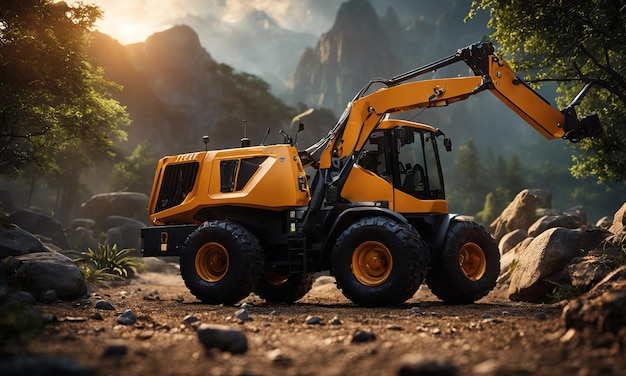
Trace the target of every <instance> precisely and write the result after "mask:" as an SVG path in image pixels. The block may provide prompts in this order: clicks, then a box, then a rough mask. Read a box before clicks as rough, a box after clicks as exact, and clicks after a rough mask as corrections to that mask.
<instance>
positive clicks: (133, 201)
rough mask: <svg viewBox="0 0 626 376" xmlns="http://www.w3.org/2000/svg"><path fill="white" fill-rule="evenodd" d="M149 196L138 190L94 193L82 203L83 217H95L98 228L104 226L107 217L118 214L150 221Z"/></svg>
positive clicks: (81, 211) (145, 221)
mask: <svg viewBox="0 0 626 376" xmlns="http://www.w3.org/2000/svg"><path fill="white" fill-rule="evenodd" d="M147 207H148V196H147V195H146V194H144V193H138V192H112V193H101V194H97V195H94V196H93V197H91V198H90V199H89V201H87V202H85V203H84V204H82V205H81V208H80V214H81V217H85V218H90V219H93V220H94V221H95V223H96V226H95V228H96V229H102V228H104V227H105V226H104V221H105V219H106V218H107V217H110V216H112V215H118V216H122V217H127V218H133V219H137V220H140V221H141V222H143V223H146V224H147V223H149V221H148V214H147V210H146V208H147Z"/></svg>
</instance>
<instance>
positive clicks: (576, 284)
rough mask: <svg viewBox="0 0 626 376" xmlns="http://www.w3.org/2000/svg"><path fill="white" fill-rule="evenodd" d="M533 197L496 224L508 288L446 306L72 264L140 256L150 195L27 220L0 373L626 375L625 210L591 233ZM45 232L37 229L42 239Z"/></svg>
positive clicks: (1, 328) (1, 282)
mask: <svg viewBox="0 0 626 376" xmlns="http://www.w3.org/2000/svg"><path fill="white" fill-rule="evenodd" d="M550 198H551V195H550V193H549V192H546V191H540V190H524V191H522V192H520V193H519V194H518V195H517V197H516V198H515V200H514V201H513V202H512V203H511V204H510V205H509V206H508V207H507V208H506V209H505V210H504V211H503V212H502V214H501V215H500V216H499V217H498V218H497V219H496V220H495V221H494V222H493V223H492V224H491V226H490V228H489V230H490V231H491V233H492V234H493V236H494V238H496V240H498V242H499V247H500V250H501V253H502V257H501V259H502V262H501V266H502V272H501V275H500V279H499V281H498V285H497V286H496V288H495V289H494V290H493V291H492V292H491V293H490V294H489V295H488V296H486V297H485V298H483V299H481V300H479V301H478V302H476V303H475V304H470V305H445V304H444V303H442V302H441V301H440V300H439V299H437V297H435V296H434V295H433V294H432V293H431V292H430V291H429V289H428V288H427V286H425V285H423V286H422V287H421V288H420V289H419V290H418V292H417V293H416V294H415V295H414V296H413V297H412V298H411V299H409V300H408V301H407V302H406V303H404V304H402V305H400V306H393V307H379V308H364V307H360V306H357V305H355V304H353V303H352V302H350V301H349V300H347V299H346V298H345V297H344V296H343V295H342V294H341V291H339V290H338V289H337V287H336V285H335V283H334V278H333V277H331V276H328V275H318V276H317V279H316V281H315V283H314V286H313V289H312V290H311V291H310V292H309V293H308V294H307V295H306V296H305V297H304V298H303V299H301V300H300V301H298V302H297V303H295V304H292V305H276V304H269V303H267V302H265V301H264V300H262V299H260V298H259V297H258V296H256V295H254V294H251V295H250V296H248V297H247V298H246V299H244V300H243V301H241V302H239V303H237V304H236V305H234V306H224V305H219V306H211V305H206V304H201V303H200V302H199V301H198V300H197V299H195V298H194V297H193V296H192V295H191V294H190V293H189V292H188V290H187V289H186V287H185V286H184V284H183V282H182V279H181V278H180V275H179V272H178V265H177V264H176V260H166V261H167V262H166V261H164V260H159V259H153V258H145V259H143V261H144V267H143V268H142V269H141V271H140V272H139V273H138V274H135V275H134V276H131V277H130V278H128V279H125V280H114V281H109V282H107V283H100V284H95V285H94V284H90V283H87V282H86V280H85V277H84V275H82V274H81V272H80V270H79V268H78V267H77V265H76V263H75V262H74V261H73V260H76V259H77V257H80V255H84V253H83V252H84V249H85V248H84V247H87V246H89V247H90V248H91V247H94V244H95V247H97V246H98V243H99V242H100V241H102V239H106V241H107V242H108V243H110V244H116V245H118V246H119V247H120V249H122V248H133V247H136V246H137V242H138V241H139V239H138V231H137V228H138V227H141V226H143V223H144V222H143V221H144V220H145V218H142V217H141V215H134V214H133V213H137V212H139V213H140V212H141V211H136V210H133V208H134V207H145V202H144V200H145V199H146V197H145V195H140V194H132V193H123V194H121V193H116V194H103V195H97V196H94V197H93V198H92V200H90V201H89V202H87V203H85V204H84V205H83V212H82V213H81V214H82V215H83V216H84V217H83V218H77V219H76V220H75V221H74V223H73V224H72V226H71V227H70V228H64V227H63V226H62V225H61V224H60V223H58V221H56V220H55V219H54V218H52V217H49V216H46V215H43V214H39V213H36V212H32V211H25V210H20V211H17V212H14V213H11V214H10V215H8V216H6V217H5V218H3V225H2V226H0V230H1V231H0V256H1V258H2V262H1V263H0V371H1V372H2V374H3V375H31V374H42V375H52V374H68V375H72V374H76V375H93V374H96V375H103V374H111V373H124V374H129V375H144V374H181V375H182V374H189V375H191V374H200V373H202V374H216V375H230V374H241V375H243V374H262V375H264V374H277V373H278V374H298V375H316V374H324V375H327V374H330V375H333V374H336V375H340V374H341V375H343V374H363V373H367V374H371V373H375V374H388V375H411V374H429V373H428V372H431V373H430V374H449V375H452V374H458V375H465V374H469V375H484V374H488V375H491V374H501V375H505V374H506V375H510V374H540V375H541V374H546V375H547V374H579V375H597V374H598V375H599V374H621V373H622V372H623V369H625V368H624V367H625V366H626V278H625V277H626V266H624V265H625V264H626V263H625V262H624V258H625V257H626V249H625V248H624V243H625V242H624V237H625V236H626V235H625V230H624V229H625V227H624V226H625V225H626V204H624V205H622V207H621V208H619V209H618V210H617V211H616V213H615V214H614V216H613V217H612V218H604V219H603V220H601V221H598V223H596V224H594V225H591V224H588V223H587V222H588V221H587V219H586V218H585V215H584V213H582V212H581V211H576V210H573V211H569V212H562V211H559V210H556V209H552V208H551V207H550ZM33 234H36V236H35V235H33Z"/></svg>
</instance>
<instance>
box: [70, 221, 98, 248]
mask: <svg viewBox="0 0 626 376" xmlns="http://www.w3.org/2000/svg"><path fill="white" fill-rule="evenodd" d="M66 234H67V239H68V240H69V242H70V245H71V247H72V248H73V249H75V250H77V251H78V252H87V251H88V250H89V249H93V250H96V249H98V239H96V236H95V235H94V233H93V230H92V229H88V228H85V227H76V228H71V229H69V230H67V232H66Z"/></svg>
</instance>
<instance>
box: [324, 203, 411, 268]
mask: <svg viewBox="0 0 626 376" xmlns="http://www.w3.org/2000/svg"><path fill="white" fill-rule="evenodd" d="M369 216H385V217H389V218H392V219H395V220H397V221H398V222H402V223H408V221H407V219H406V218H405V217H404V216H403V215H401V214H399V213H397V212H395V211H393V210H390V209H387V208H381V207H377V206H357V207H352V208H347V209H345V210H344V211H342V212H341V214H339V216H337V218H336V219H335V222H334V223H333V225H332V227H331V229H330V231H329V232H328V236H327V237H326V240H325V241H324V246H323V247H322V257H321V260H322V264H323V266H324V265H326V266H327V267H328V266H329V265H330V253H331V252H332V248H333V246H334V243H335V240H336V239H337V237H339V235H341V232H342V231H343V230H345V229H346V228H347V227H348V226H350V224H352V223H354V222H355V221H357V220H358V219H360V218H363V217H369Z"/></svg>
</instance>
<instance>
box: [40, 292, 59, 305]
mask: <svg viewBox="0 0 626 376" xmlns="http://www.w3.org/2000/svg"><path fill="white" fill-rule="evenodd" d="M57 299H58V298H57V292H56V291H54V290H46V291H44V293H43V294H41V301H42V302H43V303H54V302H56V301H57Z"/></svg>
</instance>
